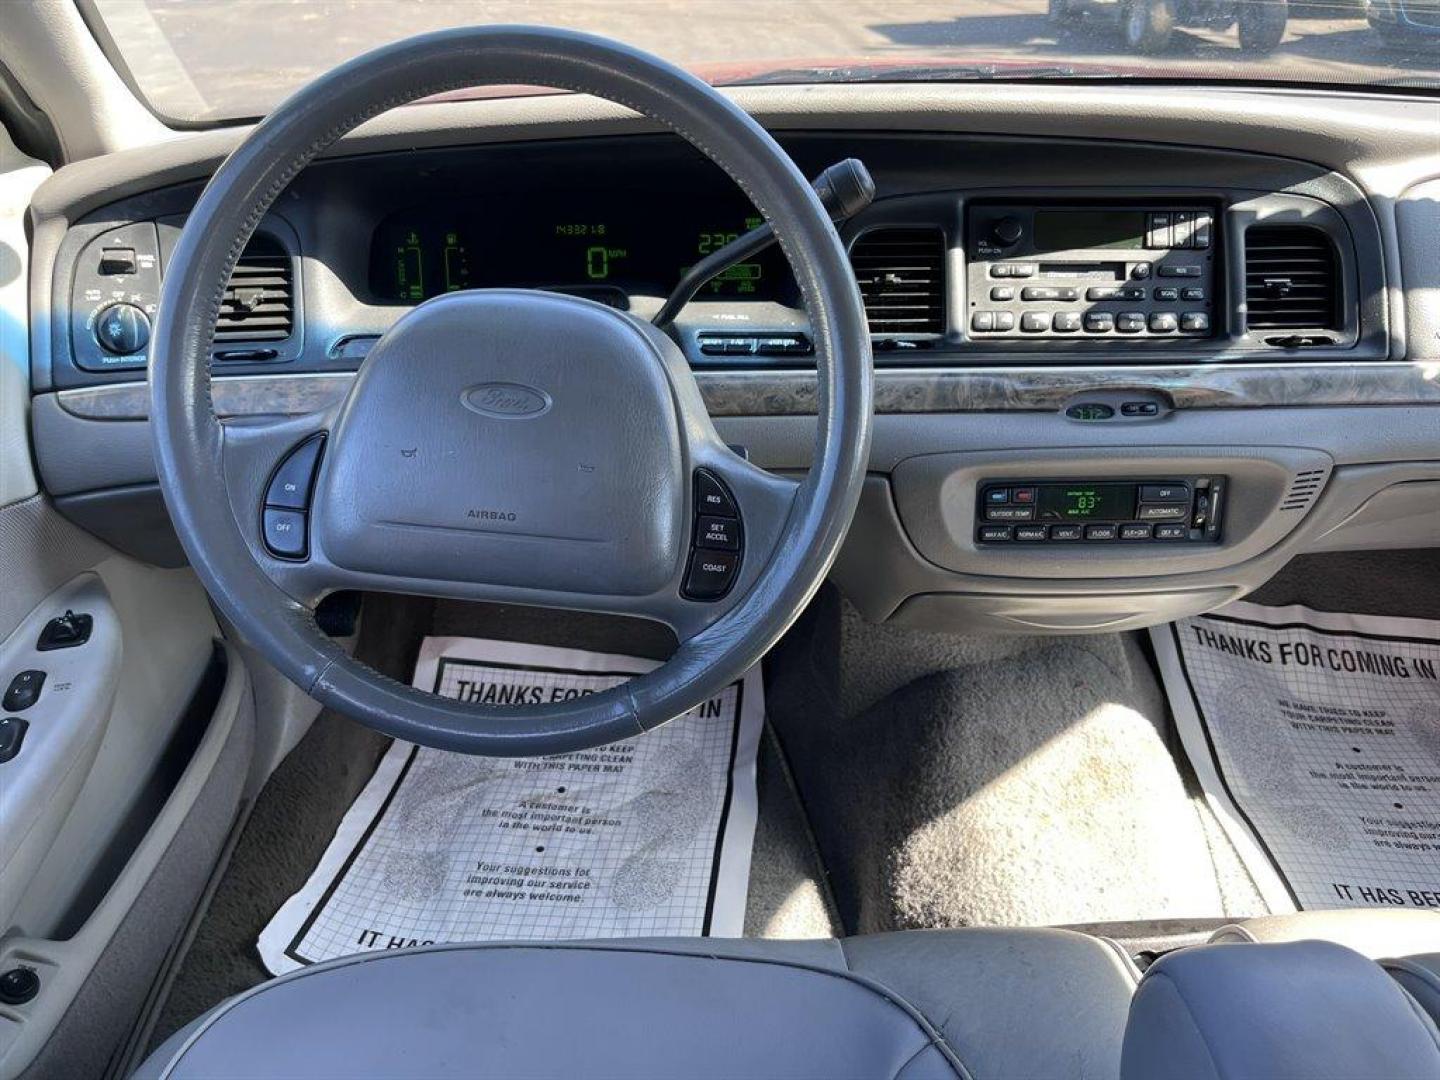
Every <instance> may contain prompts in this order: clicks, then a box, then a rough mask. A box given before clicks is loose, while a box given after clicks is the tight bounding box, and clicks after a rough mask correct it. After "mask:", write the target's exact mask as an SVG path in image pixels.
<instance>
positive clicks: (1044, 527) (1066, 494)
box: [975, 476, 1226, 544]
mask: <svg viewBox="0 0 1440 1080" xmlns="http://www.w3.org/2000/svg"><path fill="white" fill-rule="evenodd" d="M1225 488H1226V479H1225V477H1223V476H1182V477H1158V478H1157V477H1146V478H1143V479H1134V480H1112V479H1104V480H985V481H981V483H980V485H979V488H978V490H977V491H976V501H975V505H976V521H975V541H976V543H978V544H1137V543H1140V544H1147V543H1191V544H1196V543H1217V542H1218V541H1219V540H1220V529H1221V524H1222V516H1223V507H1224V500H1225Z"/></svg>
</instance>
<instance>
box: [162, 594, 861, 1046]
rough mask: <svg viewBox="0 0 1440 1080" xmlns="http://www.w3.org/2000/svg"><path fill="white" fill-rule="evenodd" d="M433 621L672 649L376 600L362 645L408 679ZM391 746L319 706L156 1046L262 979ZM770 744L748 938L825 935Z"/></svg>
mask: <svg viewBox="0 0 1440 1080" xmlns="http://www.w3.org/2000/svg"><path fill="white" fill-rule="evenodd" d="M562 624H563V625H562ZM427 627H433V631H432V632H434V633H438V634H456V635H466V634H468V635H484V634H491V635H495V636H503V637H508V638H511V639H513V640H520V641H535V642H540V643H543V644H552V645H558V646H562V647H573V648H590V649H605V650H609V651H614V652H621V653H627V654H630V655H638V656H652V657H656V658H663V657H665V656H667V655H668V654H669V651H670V650H672V649H673V648H674V640H673V638H672V637H670V635H669V632H668V631H666V630H664V629H663V628H656V627H655V626H653V624H645V623H638V622H636V623H626V622H618V623H617V622H616V621H613V620H605V619H601V618H600V617H598V616H597V617H584V616H582V617H580V618H577V619H573V620H572V619H564V620H561V619H560V618H559V617H557V616H554V615H550V616H548V617H547V616H544V615H543V614H542V615H536V614H533V613H530V612H526V611H525V610H524V609H514V608H504V609H502V608H481V607H479V606H476V605H463V604H455V603H451V602H447V601H441V602H438V603H435V602H431V601H424V600H413V599H405V600H401V599H397V598H383V597H375V598H370V599H367V606H366V612H365V617H364V619H363V621H362V626H361V634H360V641H359V645H358V647H357V652H358V653H359V655H361V656H363V657H365V658H366V659H367V661H368V662H370V663H371V664H373V665H374V666H376V667H378V668H379V669H380V670H382V671H385V672H386V673H387V674H390V675H391V676H393V677H396V678H402V679H403V678H408V674H409V671H410V669H411V668H412V667H413V665H414V657H415V652H416V650H417V649H418V647H419V641H420V638H421V637H422V636H423V635H424V633H425V632H426V628H427ZM388 745H389V740H388V739H386V738H385V737H384V736H381V735H377V734H375V733H374V732H372V731H370V730H369V729H368V728H364V727H361V726H360V725H359V724H356V723H354V722H353V721H350V720H347V719H345V718H344V717H342V716H340V715H339V714H338V713H334V712H331V711H329V710H326V711H324V712H322V713H321V714H320V716H319V717H318V718H317V719H316V721H315V723H314V724H313V725H312V727H311V729H310V731H309V732H308V733H307V734H306V736H305V738H304V739H302V740H301V741H300V743H299V745H297V746H296V748H295V749H294V750H293V751H292V752H291V753H290V754H289V755H288V756H287V757H286V758H285V760H284V761H283V762H281V764H280V767H279V768H278V769H277V770H276V771H275V773H274V775H273V776H271V778H270V780H269V782H268V783H267V784H266V785H265V787H264V789H263V790H262V791H261V793H260V796H259V798H258V799H257V800H256V802H255V806H254V809H253V811H252V813H251V814H250V817H249V819H248V821H247V822H246V824H245V826H244V829H243V831H242V832H241V834H240V836H239V838H238V840H237V842H236V845H235V848H234V851H233V853H232V855H231V858H230V862H229V864H228V866H227V867H226V869H225V872H224V875H223V877H222V878H221V881H220V883H219V885H218V887H217V889H216V891H215V894H214V897H213V899H212V900H211V903H210V906H209V908H208V910H207V911H206V912H205V913H204V915H203V918H202V919H201V921H200V923H199V925H198V927H197V928H196V931H195V934H194V937H193V939H192V941H191V943H190V947H189V949H188V951H187V952H186V954H185V956H184V958H183V960H182V962H181V965H180V968H179V971H178V972H177V973H176V977H175V980H174V982H173V984H172V986H171V989H170V993H169V996H168V997H167V999H166V1001H165V1003H164V1004H163V1006H162V1007H161V1011H160V1017H159V1020H158V1021H157V1023H156V1027H155V1029H154V1034H153V1037H152V1040H151V1047H152V1048H153V1047H154V1046H157V1045H158V1044H159V1043H160V1042H162V1041H163V1040H164V1039H165V1038H167V1037H168V1036H169V1035H170V1034H171V1033H172V1032H174V1031H175V1030H177V1029H178V1028H180V1027H182V1026H184V1025H185V1024H186V1023H188V1022H189V1021H190V1020H192V1019H194V1018H195V1017H196V1016H199V1015H200V1014H201V1013H203V1012H205V1011H206V1010H207V1009H209V1008H211V1007H212V1006H214V1005H216V1004H218V1003H219V1002H221V1001H223V1000H224V999H225V998H227V997H229V996H231V995H232V994H236V993H239V992H240V991H242V990H246V989H248V988H249V987H251V986H254V985H256V984H258V983H260V982H263V981H265V980H266V979H267V978H269V973H268V972H267V971H266V970H265V968H264V966H263V965H262V964H261V962H260V957H259V955H258V953H257V952H256V950H255V942H256V939H257V938H258V937H259V935H260V931H261V930H262V929H264V927H265V925H266V924H267V923H268V922H269V921H270V919H271V917H272V916H273V915H274V914H275V912H276V911H277V910H278V909H279V907H280V905H281V904H283V903H284V902H285V901H286V900H287V899H289V897H290V896H291V895H292V894H293V893H294V892H296V891H297V890H298V889H299V888H300V887H301V886H302V885H303V884H304V883H305V881H306V879H307V878H308V877H309V876H310V873H311V871H312V870H313V869H314V867H315V865H316V863H317V862H318V861H319V859H320V856H321V854H322V853H323V852H324V850H325V848H326V847H327V846H328V845H329V843H330V840H331V839H332V838H333V836H334V834H335V830H336V828H337V827H338V826H339V823H340V819H341V818H342V817H343V816H344V815H345V812H346V811H347V810H348V809H349V808H350V804H351V803H352V802H353V801H354V799H355V797H356V796H357V795H358V794H359V793H360V790H361V789H362V788H363V787H364V786H365V783H366V782H367V781H368V780H369V779H370V776H371V775H372V774H373V773H374V771H375V766H376V764H377V763H378V762H379V759H380V757H381V756H382V755H383V754H384V752H385V749H386V748H387V747H388ZM777 746H778V744H777V743H776V742H775V740H774V738H773V737H771V736H768V735H767V737H766V738H764V739H763V740H762V742H761V745H760V753H759V758H758V762H757V776H756V779H757V785H758V792H759V821H758V824H757V827H756V834H755V845H754V854H753V858H752V867H751V879H750V894H749V899H748V902H747V906H746V914H745V933H746V935H747V936H753V937H789V938H795V937H830V936H833V935H834V934H835V933H836V928H837V922H836V918H835V915H834V909H833V904H832V903H831V901H830V900H829V893H828V890H827V888H826V886H825V885H824V884H823V873H822V871H821V870H820V868H819V864H818V859H817V856H816V854H815V844H814V840H813V838H812V836H811V834H810V831H809V826H808V824H807V823H806V821H805V818H804V814H803V813H802V812H801V810H800V806H799V803H798V801H797V800H796V796H795V792H794V787H793V784H792V783H791V781H790V777H789V772H788V769H787V767H786V765H785V763H784V762H783V761H782V760H781V758H780V755H779V753H778V748H777Z"/></svg>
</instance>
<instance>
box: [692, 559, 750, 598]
mask: <svg viewBox="0 0 1440 1080" xmlns="http://www.w3.org/2000/svg"><path fill="white" fill-rule="evenodd" d="M739 565H740V555H739V553H737V552H733V551H697V552H695V554H693V555H691V556H690V569H689V570H688V571H687V572H686V574H685V595H686V596H688V597H689V598H690V599H692V600H718V599H720V597H722V596H724V595H725V593H726V592H727V591H728V590H729V588H730V584H731V582H732V581H734V579H735V570H736V568H737V567H739Z"/></svg>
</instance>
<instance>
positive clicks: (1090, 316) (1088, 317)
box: [1085, 311, 1115, 334]
mask: <svg viewBox="0 0 1440 1080" xmlns="http://www.w3.org/2000/svg"><path fill="white" fill-rule="evenodd" d="M1114 329H1115V316H1114V315H1112V314H1111V313H1110V312H1108V311H1087V312H1086V313H1085V332H1086V333H1087V334H1104V333H1106V332H1108V331H1110V330H1114Z"/></svg>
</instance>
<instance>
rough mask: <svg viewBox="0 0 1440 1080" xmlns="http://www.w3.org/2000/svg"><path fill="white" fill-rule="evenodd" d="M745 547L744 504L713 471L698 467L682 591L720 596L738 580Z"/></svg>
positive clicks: (695, 596)
mask: <svg viewBox="0 0 1440 1080" xmlns="http://www.w3.org/2000/svg"><path fill="white" fill-rule="evenodd" d="M744 550H745V531H744V525H743V523H742V521H741V519H740V504H739V503H737V502H736V501H735V496H734V495H732V494H731V492H730V489H729V488H727V487H726V486H725V482H724V481H723V480H721V479H720V478H719V477H718V476H716V475H715V474H714V473H713V472H711V471H710V470H708V469H696V470H695V521H694V528H693V529H692V531H691V545H690V561H689V563H688V564H687V566H686V568H685V583H684V586H683V588H682V589H681V592H682V594H683V595H684V596H685V597H686V599H689V600H706V601H708V600H719V599H720V598H721V597H723V596H724V595H725V594H726V593H728V592H729V591H730V588H731V586H733V585H734V584H735V578H736V576H737V575H738V573H739V571H740V559H741V557H742V555H743V554H744Z"/></svg>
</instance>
